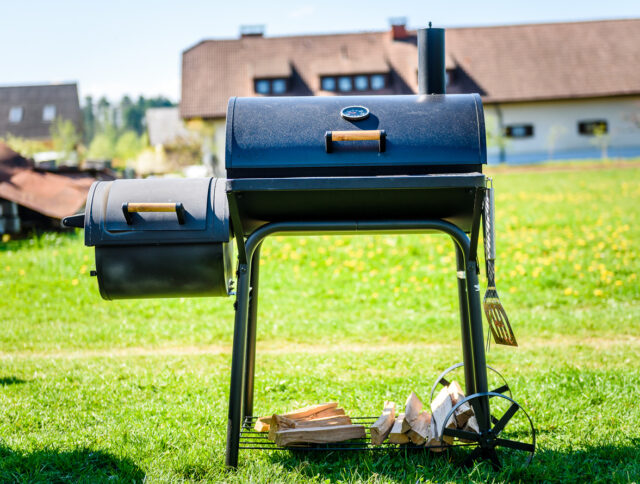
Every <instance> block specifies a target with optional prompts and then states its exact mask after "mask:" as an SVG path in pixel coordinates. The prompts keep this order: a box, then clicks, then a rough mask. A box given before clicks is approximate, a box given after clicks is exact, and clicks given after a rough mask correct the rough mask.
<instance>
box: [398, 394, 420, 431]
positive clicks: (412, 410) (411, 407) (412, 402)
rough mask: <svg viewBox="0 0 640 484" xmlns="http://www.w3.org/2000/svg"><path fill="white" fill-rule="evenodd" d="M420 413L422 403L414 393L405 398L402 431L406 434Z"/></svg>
mask: <svg viewBox="0 0 640 484" xmlns="http://www.w3.org/2000/svg"><path fill="white" fill-rule="evenodd" d="M420 412H422V402H421V401H420V399H419V398H418V395H416V394H415V392H411V394H410V395H409V396H408V397H407V403H405V406H404V421H403V423H402V431H403V432H408V431H409V430H410V429H411V427H412V426H413V422H414V421H415V420H416V419H417V418H418V417H419V416H420Z"/></svg>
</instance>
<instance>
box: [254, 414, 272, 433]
mask: <svg viewBox="0 0 640 484" xmlns="http://www.w3.org/2000/svg"><path fill="white" fill-rule="evenodd" d="M270 424H271V417H260V418H259V419H258V420H256V425H255V426H254V427H253V428H254V429H255V431H256V432H268V431H269V425H270Z"/></svg>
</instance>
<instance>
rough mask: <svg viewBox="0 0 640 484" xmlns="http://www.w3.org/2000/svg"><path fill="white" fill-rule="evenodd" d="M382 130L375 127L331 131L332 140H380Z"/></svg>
mask: <svg viewBox="0 0 640 484" xmlns="http://www.w3.org/2000/svg"><path fill="white" fill-rule="evenodd" d="M381 134H382V131H380V130H379V129H373V130H369V131H331V140H332V141H378V140H379V139H380V136H381Z"/></svg>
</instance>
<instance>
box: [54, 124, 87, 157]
mask: <svg viewBox="0 0 640 484" xmlns="http://www.w3.org/2000/svg"><path fill="white" fill-rule="evenodd" d="M50 133H51V142H52V144H53V149H54V150H55V151H57V152H58V153H61V159H62V160H63V161H69V160H70V159H71V158H75V162H77V156H76V155H75V152H76V149H77V148H78V145H79V144H80V141H81V137H80V134H79V133H78V132H77V131H76V127H75V126H74V124H73V122H71V121H70V120H68V119H62V118H56V119H55V121H54V122H53V124H52V125H51V128H50Z"/></svg>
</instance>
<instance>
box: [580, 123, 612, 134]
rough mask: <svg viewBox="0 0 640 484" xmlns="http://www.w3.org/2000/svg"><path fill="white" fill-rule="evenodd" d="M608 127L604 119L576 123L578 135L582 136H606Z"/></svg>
mask: <svg viewBox="0 0 640 484" xmlns="http://www.w3.org/2000/svg"><path fill="white" fill-rule="evenodd" d="M608 132H609V125H608V123H607V121H606V120H604V119H594V120H591V121H578V133H579V134H582V135H584V136H595V135H602V134H607V133H608Z"/></svg>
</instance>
